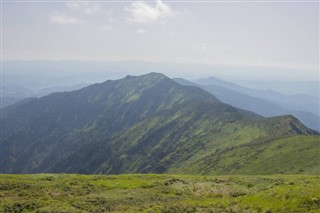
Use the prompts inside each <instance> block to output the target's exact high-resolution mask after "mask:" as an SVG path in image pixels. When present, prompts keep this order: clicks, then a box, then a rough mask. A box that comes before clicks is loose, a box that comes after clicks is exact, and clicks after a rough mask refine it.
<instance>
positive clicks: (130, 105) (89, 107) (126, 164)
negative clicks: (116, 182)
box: [0, 73, 319, 174]
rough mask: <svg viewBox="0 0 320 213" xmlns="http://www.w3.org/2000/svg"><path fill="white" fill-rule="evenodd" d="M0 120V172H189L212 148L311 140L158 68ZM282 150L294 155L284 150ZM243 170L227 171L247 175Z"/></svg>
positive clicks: (293, 122)
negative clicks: (185, 84) (153, 71)
mask: <svg viewBox="0 0 320 213" xmlns="http://www.w3.org/2000/svg"><path fill="white" fill-rule="evenodd" d="M0 120H1V133H2V137H1V141H0V142H1V144H0V145H1V147H2V152H1V165H2V166H1V172H2V173H39V172H50V173H52V172H64V173H86V174H89V173H104V174H119V173H166V172H171V171H175V172H179V173H195V172H198V168H201V167H197V165H200V164H201V165H202V164H203V162H204V160H205V159H209V161H208V162H207V164H208V165H213V164H215V163H214V162H215V161H216V159H215V158H208V156H211V155H212V154H214V153H219V152H227V150H230V149H231V150H233V149H241V147H243V146H245V145H248V146H250V145H251V144H254V145H255V144H263V146H264V147H266V149H267V148H268V149H269V148H270V146H272V145H273V144H274V143H276V142H275V141H277V140H282V139H283V140H286V141H287V143H291V142H290V141H291V140H294V139H291V138H294V136H303V137H304V140H303V146H304V147H307V148H308V149H304V150H302V151H301V155H302V156H303V154H307V153H308V150H309V149H312V150H315V149H316V148H317V147H314V141H313V140H314V138H316V139H319V136H318V135H317V133H316V132H315V131H313V130H311V129H308V128H307V127H305V126H304V125H303V124H302V123H300V122H299V120H297V119H296V118H295V117H293V116H279V117H272V118H263V117H262V116H259V115H257V114H255V113H252V112H249V111H245V110H241V109H238V108H235V107H233V106H230V105H228V104H225V103H223V102H221V101H220V100H219V99H217V98H216V97H214V96H212V95H211V94H209V93H208V92H206V91H204V90H202V89H200V88H197V87H193V86H183V85H180V84H178V83H176V82H175V81H174V80H172V79H169V78H168V77H166V76H164V75H162V74H159V73H150V74H146V75H142V76H136V77H135V76H126V77H125V78H123V79H120V80H108V81H105V82H103V83H99V84H93V85H90V86H88V87H85V88H82V89H80V90H76V91H71V92H61V93H54V94H51V95H48V96H45V97H41V98H33V99H29V100H27V101H24V102H22V103H19V104H15V105H12V106H10V107H7V108H4V109H3V113H2V115H1V117H0ZM295 140H296V139H295ZM296 144H297V145H296V146H297V149H299V146H300V145H299V143H296ZM301 146H302V144H301ZM270 149H271V148H270ZM279 149H280V150H282V149H281V147H280V148H279ZM241 150H242V149H241ZM283 152H284V154H286V156H287V160H289V161H290V159H291V158H295V156H294V154H295V153H294V152H293V150H292V149H283ZM226 156H227V155H226ZM239 160H241V159H240V158H239ZM258 160H259V161H258ZM269 160H270V163H272V162H277V161H276V159H269ZM254 162H255V160H254V159H253V163H254ZM259 163H260V165H261V166H263V164H262V161H261V159H257V162H256V164H259ZM317 163H318V162H314V161H309V160H306V162H305V163H304V164H297V165H296V166H295V167H294V168H293V169H291V167H289V166H287V165H285V164H284V165H283V170H284V173H296V172H297V171H298V172H304V171H305V173H308V172H309V170H303V168H304V167H305V166H308V167H310V168H314V170H312V171H316V172H318V170H317V169H316V165H318V164H317ZM281 166H282V165H280V167H281ZM190 168H194V169H192V171H191V170H190ZM252 168H254V167H252ZM245 169H246V170H243V169H242V167H238V169H236V170H235V171H234V172H236V173H255V170H253V169H252V170H249V169H248V168H245ZM302 170H303V171H302ZM214 172H219V173H230V172H229V168H228V167H227V166H225V164H221V167H220V166H219V168H216V167H214V166H212V167H210V168H207V169H206V170H204V171H203V173H208V174H209V173H214ZM276 172H278V170H276V169H274V170H272V169H270V170H268V173H276ZM256 173H260V171H257V172H256Z"/></svg>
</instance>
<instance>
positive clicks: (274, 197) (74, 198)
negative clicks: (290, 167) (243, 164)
mask: <svg viewBox="0 0 320 213" xmlns="http://www.w3.org/2000/svg"><path fill="white" fill-rule="evenodd" d="M0 178H1V179H0V180H1V181H0V201H1V204H0V205H1V211H2V212H265V213H266V212H320V190H319V189H320V176H307V175H268V176H232V175H230V176H191V175H155V174H148V175H140V174H134V175H131V174H130V175H72V174H69V175H66V174H36V175H0Z"/></svg>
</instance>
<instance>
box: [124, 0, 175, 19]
mask: <svg viewBox="0 0 320 213" xmlns="http://www.w3.org/2000/svg"><path fill="white" fill-rule="evenodd" d="M125 12H127V14H128V16H127V20H128V21H129V22H132V23H142V24H143V23H151V22H155V21H158V20H162V21H163V19H165V18H167V17H170V16H172V14H173V11H172V9H171V8H170V7H169V6H168V5H166V4H164V3H163V2H162V1H161V0H157V1H156V3H155V5H151V4H149V3H146V2H144V1H135V2H133V3H131V4H130V5H129V6H128V7H126V8H125Z"/></svg>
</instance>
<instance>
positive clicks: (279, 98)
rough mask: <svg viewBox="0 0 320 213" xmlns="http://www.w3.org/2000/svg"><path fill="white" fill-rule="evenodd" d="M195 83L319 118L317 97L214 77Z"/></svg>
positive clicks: (319, 111) (319, 101) (319, 107)
mask: <svg viewBox="0 0 320 213" xmlns="http://www.w3.org/2000/svg"><path fill="white" fill-rule="evenodd" d="M196 83H197V84H200V85H206V86H210V85H215V86H221V87H224V88H228V89H231V90H234V91H237V92H240V93H242V94H246V95H249V96H252V97H256V98H260V99H263V100H266V101H269V102H272V103H275V104H277V105H279V106H281V107H283V108H285V109H289V110H293V111H305V112H310V113H313V114H315V115H317V116H320V110H319V109H320V97H317V96H311V95H307V94H295V95H285V94H282V93H279V92H276V91H273V90H257V89H250V88H247V87H243V86H240V85H237V84H234V83H231V82H226V81H222V80H219V79H217V78H214V77H211V78H206V79H200V80H197V81H196Z"/></svg>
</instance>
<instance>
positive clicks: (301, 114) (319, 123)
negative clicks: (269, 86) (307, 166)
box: [174, 78, 320, 131]
mask: <svg viewBox="0 0 320 213" xmlns="http://www.w3.org/2000/svg"><path fill="white" fill-rule="evenodd" d="M174 80H175V81H176V82H178V83H180V84H182V85H188V86H195V87H199V88H202V89H204V90H206V91H207V92H209V93H211V94H213V95H214V96H216V97H217V98H219V99H220V100H222V101H223V102H225V103H227V104H231V105H233V106H235V107H239V108H241V109H245V110H249V111H252V112H255V113H257V114H259V115H263V116H267V117H270V116H279V115H289V114H291V115H294V116H296V117H297V118H298V119H299V120H301V121H302V122H303V123H304V124H305V125H306V126H308V127H309V128H312V129H314V130H317V131H320V117H319V116H318V115H316V114H314V113H312V112H308V111H298V110H293V109H292V108H295V107H289V108H287V107H285V106H284V104H280V103H279V102H280V101H275V100H271V98H269V96H272V95H271V94H267V95H266V94H265V93H267V92H265V91H259V90H252V91H253V92H250V91H251V89H248V88H244V87H241V86H238V85H236V84H233V83H228V82H224V81H220V80H218V79H216V78H209V79H203V80H201V81H202V82H203V84H204V85H200V84H196V83H194V82H190V81H187V80H185V79H181V78H176V79H174ZM206 84H209V85H206ZM251 93H254V94H259V93H261V94H263V95H261V96H259V95H256V96H255V95H253V96H252V95H251ZM271 93H274V92H271ZM275 95H276V96H277V95H278V96H279V97H278V99H280V96H281V97H282V96H286V95H283V94H280V95H279V93H275ZM266 96H267V97H266ZM300 96H302V97H301V98H300ZM286 97H287V99H291V98H292V99H295V102H302V103H308V101H306V102H305V101H304V99H303V97H304V95H296V96H286ZM288 97H289V98H288ZM292 104H293V105H294V103H292ZM311 105H312V104H311ZM313 105H314V107H316V106H317V105H319V104H318V103H317V104H315V103H314V104H313Z"/></svg>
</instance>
